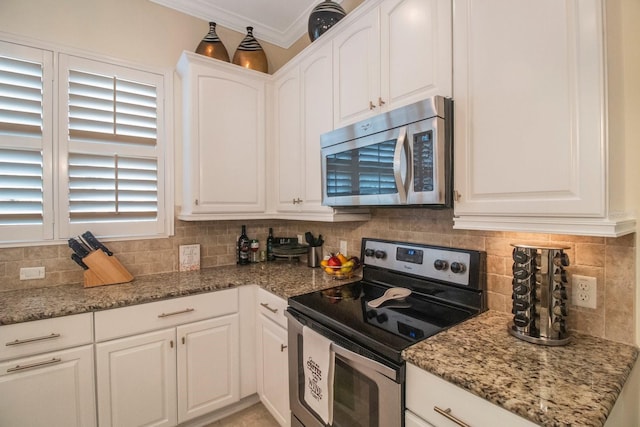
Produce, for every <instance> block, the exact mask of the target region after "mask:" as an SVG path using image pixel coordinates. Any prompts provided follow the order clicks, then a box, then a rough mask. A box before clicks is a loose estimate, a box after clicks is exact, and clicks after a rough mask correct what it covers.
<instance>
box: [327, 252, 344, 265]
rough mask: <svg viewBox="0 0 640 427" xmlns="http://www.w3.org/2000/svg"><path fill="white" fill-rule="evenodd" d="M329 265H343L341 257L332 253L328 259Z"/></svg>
mask: <svg viewBox="0 0 640 427" xmlns="http://www.w3.org/2000/svg"><path fill="white" fill-rule="evenodd" d="M327 265H328V266H329V267H340V266H341V265H342V261H340V258H338V257H337V256H335V255H331V257H329V259H328V260H327Z"/></svg>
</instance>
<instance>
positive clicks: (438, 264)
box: [433, 259, 449, 271]
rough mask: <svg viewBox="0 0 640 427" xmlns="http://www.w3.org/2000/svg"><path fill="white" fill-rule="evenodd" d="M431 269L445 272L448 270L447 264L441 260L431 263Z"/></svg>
mask: <svg viewBox="0 0 640 427" xmlns="http://www.w3.org/2000/svg"><path fill="white" fill-rule="evenodd" d="M433 268H435V269H436V270H438V271H441V270H446V269H447V268H449V263H448V262H447V261H445V260H443V259H437V260H435V261H434V262H433Z"/></svg>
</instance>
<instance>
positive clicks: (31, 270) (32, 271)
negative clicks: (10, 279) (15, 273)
mask: <svg viewBox="0 0 640 427" xmlns="http://www.w3.org/2000/svg"><path fill="white" fill-rule="evenodd" d="M35 279H44V267H24V268H21V269H20V280H35Z"/></svg>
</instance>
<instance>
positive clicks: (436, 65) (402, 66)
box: [333, 0, 452, 127]
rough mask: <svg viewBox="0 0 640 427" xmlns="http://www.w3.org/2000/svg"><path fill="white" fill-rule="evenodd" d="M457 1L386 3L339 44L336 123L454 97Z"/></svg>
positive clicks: (396, 0)
mask: <svg viewBox="0 0 640 427" xmlns="http://www.w3.org/2000/svg"><path fill="white" fill-rule="evenodd" d="M451 13H452V5H451V0H386V1H382V2H380V5H379V7H376V8H375V9H373V10H371V11H370V12H368V13H366V14H365V15H363V16H362V17H359V18H358V19H357V20H356V21H355V22H350V25H349V26H348V27H346V29H342V30H341V32H340V33H338V34H337V35H336V37H335V38H334V40H333V54H334V73H333V76H334V124H335V127H342V126H345V125H347V124H349V123H353V122H356V121H358V120H363V119H366V118H367V117H370V116H372V115H375V114H378V113H380V112H382V111H387V110H389V109H394V108H398V107H401V106H404V105H407V104H411V103H413V102H417V101H420V100H422V99H425V98H428V97H431V96H435V95H440V96H447V97H450V96H451V95H452V54H451V46H452V40H451V37H452V36H451V25H452V23H451Z"/></svg>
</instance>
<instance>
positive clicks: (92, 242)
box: [82, 231, 113, 256]
mask: <svg viewBox="0 0 640 427" xmlns="http://www.w3.org/2000/svg"><path fill="white" fill-rule="evenodd" d="M82 238H83V239H84V240H85V241H86V242H87V244H88V245H89V246H90V247H91V248H92V249H95V250H98V249H102V250H103V251H104V253H106V254H107V255H109V256H111V255H113V252H111V251H110V250H109V249H107V247H106V246H105V245H103V244H102V243H101V242H100V241H99V240H98V239H96V236H94V235H93V233H91V232H90V231H87V232H85V233H83V234H82Z"/></svg>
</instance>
